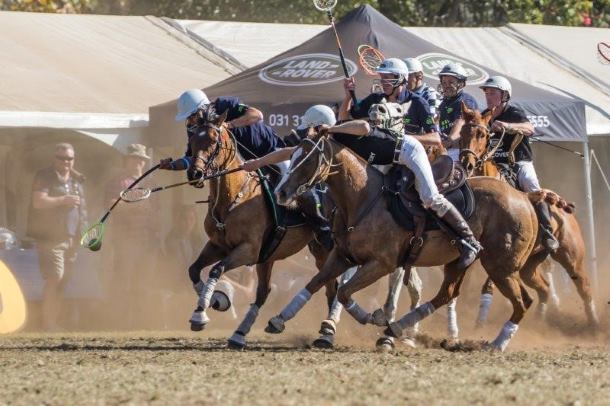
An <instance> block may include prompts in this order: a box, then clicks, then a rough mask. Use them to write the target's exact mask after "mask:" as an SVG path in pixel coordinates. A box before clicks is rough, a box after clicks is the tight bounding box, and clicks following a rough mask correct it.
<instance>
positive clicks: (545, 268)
mask: <svg viewBox="0 0 610 406" xmlns="http://www.w3.org/2000/svg"><path fill="white" fill-rule="evenodd" d="M560 249H561V248H560ZM540 270H541V273H542V275H543V277H544V279H545V280H546V282H547V284H548V285H549V303H550V304H552V305H553V307H555V308H556V309H559V304H560V303H559V302H560V301H559V295H558V294H557V287H556V286H555V280H554V279H553V262H552V261H551V257H547V259H546V260H544V261H543V262H542V264H541V265H540Z"/></svg>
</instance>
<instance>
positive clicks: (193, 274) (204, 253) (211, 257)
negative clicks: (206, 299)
mask: <svg viewBox="0 0 610 406" xmlns="http://www.w3.org/2000/svg"><path fill="white" fill-rule="evenodd" d="M223 256H224V252H223V251H222V249H221V248H220V247H218V246H216V245H213V244H212V243H210V242H208V243H206V244H205V246H204V247H203V249H202V250H201V253H200V254H199V256H198V257H197V259H196V260H195V262H193V264H192V265H191V266H190V267H189V269H188V273H189V278H190V279H191V282H193V289H195V293H196V294H197V307H196V309H195V311H193V314H192V315H191V318H190V320H189V322H190V324H191V330H192V331H201V330H203V329H204V327H205V325H206V323H207V320H205V319H204V318H203V317H202V316H203V314H202V313H201V312H202V309H201V307H200V305H199V301H200V300H201V296H202V294H203V290H204V288H205V283H204V282H203V281H202V280H201V271H202V270H203V268H205V267H207V266H209V265H212V264H213V263H215V262H217V261H219V260H220V259H222V257H223Z"/></svg>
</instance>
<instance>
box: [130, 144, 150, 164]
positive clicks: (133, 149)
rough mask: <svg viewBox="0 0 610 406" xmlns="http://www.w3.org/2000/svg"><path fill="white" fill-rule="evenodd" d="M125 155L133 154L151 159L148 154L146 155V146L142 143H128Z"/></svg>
mask: <svg viewBox="0 0 610 406" xmlns="http://www.w3.org/2000/svg"><path fill="white" fill-rule="evenodd" d="M126 156H135V157H138V158H142V159H146V160H150V159H151V158H150V157H149V156H148V155H146V146H145V145H142V144H131V145H128V146H127V154H126Z"/></svg>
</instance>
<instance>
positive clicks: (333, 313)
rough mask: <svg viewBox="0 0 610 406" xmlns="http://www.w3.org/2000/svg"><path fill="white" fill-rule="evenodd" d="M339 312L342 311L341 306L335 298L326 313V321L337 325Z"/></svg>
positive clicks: (339, 317)
mask: <svg viewBox="0 0 610 406" xmlns="http://www.w3.org/2000/svg"><path fill="white" fill-rule="evenodd" d="M341 310H343V305H342V304H341V302H339V301H338V300H337V298H335V300H333V304H332V306H331V307H330V311H329V312H328V319H329V320H332V321H334V322H335V323H339V320H340V319H341Z"/></svg>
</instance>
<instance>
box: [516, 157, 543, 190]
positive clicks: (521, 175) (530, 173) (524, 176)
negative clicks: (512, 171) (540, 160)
mask: <svg viewBox="0 0 610 406" xmlns="http://www.w3.org/2000/svg"><path fill="white" fill-rule="evenodd" d="M516 165H517V166H518V167H519V172H518V173H517V182H518V183H519V189H521V190H522V191H524V192H536V191H538V190H540V182H538V175H537V174H536V169H534V163H533V162H531V161H519V162H517V163H516Z"/></svg>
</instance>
